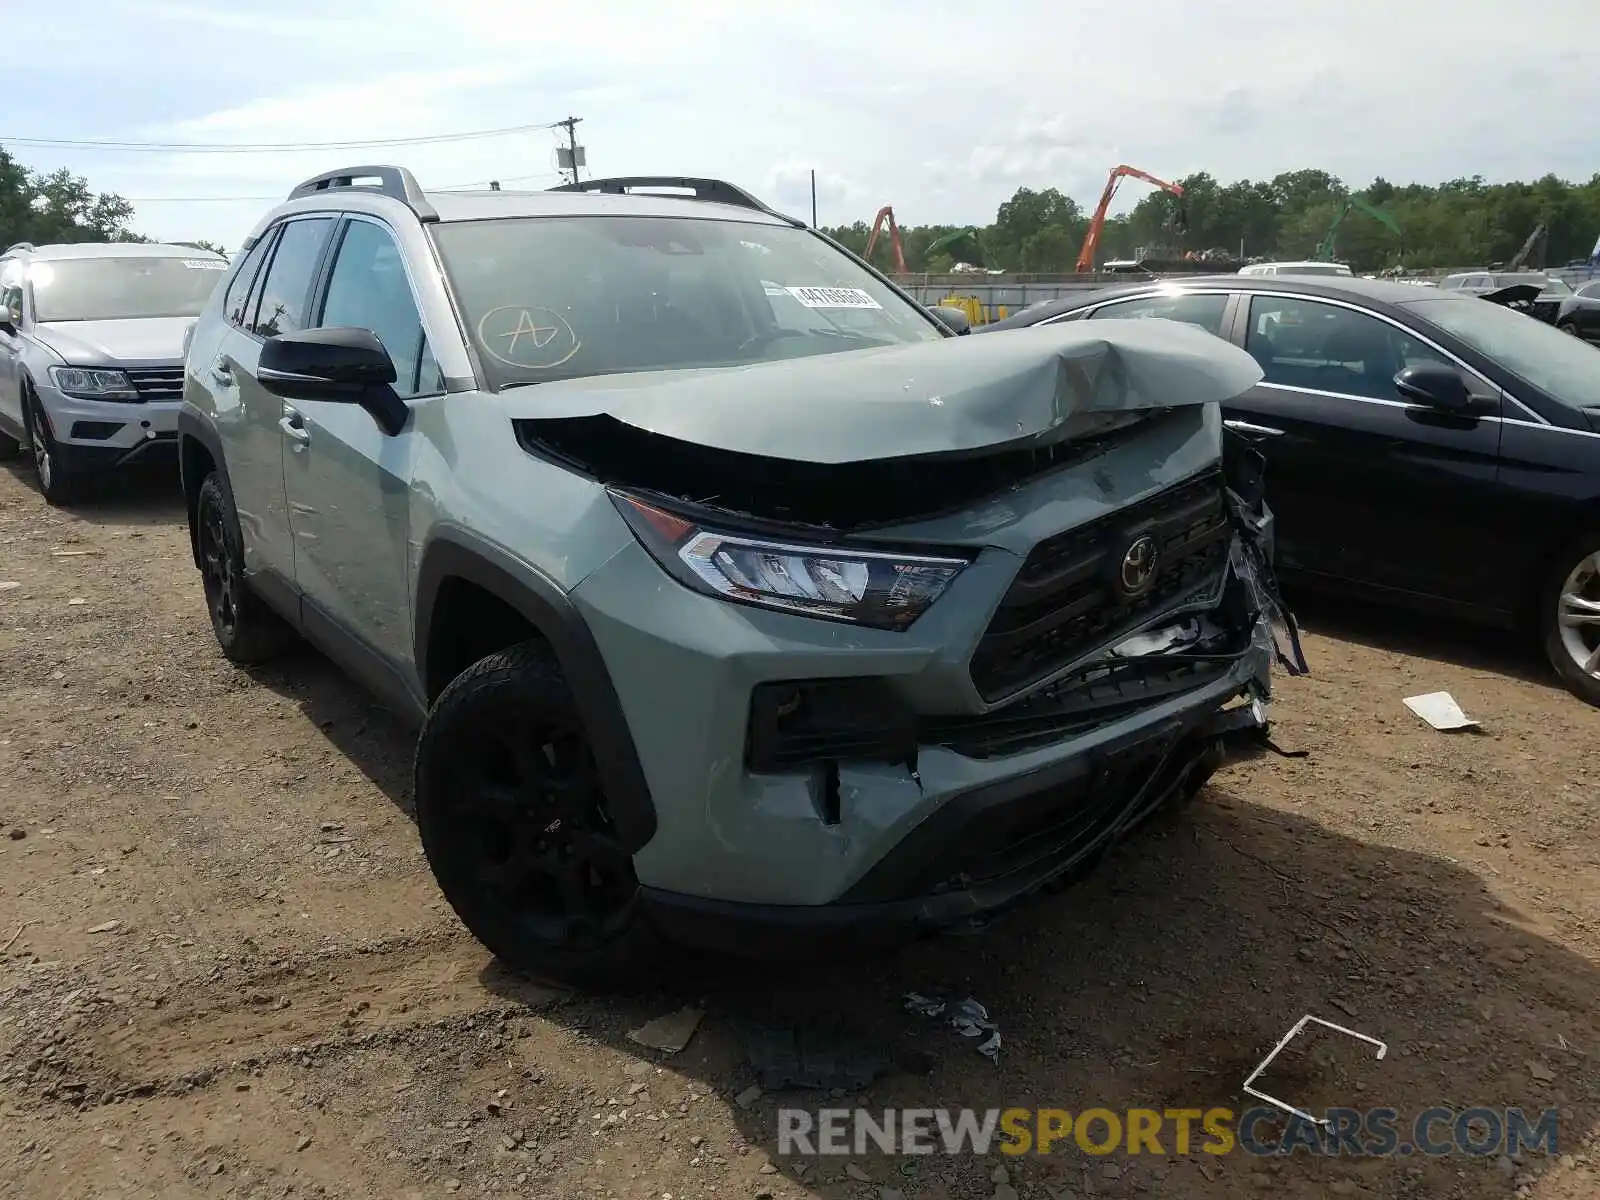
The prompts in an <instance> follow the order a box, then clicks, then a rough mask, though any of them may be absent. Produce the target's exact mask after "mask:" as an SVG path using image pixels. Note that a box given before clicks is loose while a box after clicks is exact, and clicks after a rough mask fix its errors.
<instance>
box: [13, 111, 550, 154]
mask: <svg viewBox="0 0 1600 1200" xmlns="http://www.w3.org/2000/svg"><path fill="white" fill-rule="evenodd" d="M568 120H571V118H570V117H569V118H568ZM565 124H566V121H543V122H540V123H539V124H536V125H507V126H505V127H503V128H500V129H470V130H466V131H464V132H462V133H436V134H429V135H426V136H423V137H394V138H374V139H372V140H370V141H361V142H125V141H114V140H102V139H98V138H30V137H10V136H7V135H5V134H0V145H8V144H9V145H13V146H36V147H40V148H48V149H80V150H128V151H136V152H141V153H152V154H175V153H181V154H271V153H278V154H281V153H285V152H299V151H311V150H367V149H378V148H380V147H384V146H435V145H439V144H441V143H444V142H468V141H478V140H481V139H483V138H494V137H506V136H508V135H510V134H514V133H533V132H537V131H538V130H541V129H555V128H558V127H559V126H562V125H565Z"/></svg>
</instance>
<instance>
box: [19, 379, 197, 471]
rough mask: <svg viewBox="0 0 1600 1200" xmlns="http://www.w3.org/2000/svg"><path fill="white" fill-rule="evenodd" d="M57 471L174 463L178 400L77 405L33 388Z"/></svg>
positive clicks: (46, 389)
mask: <svg viewBox="0 0 1600 1200" xmlns="http://www.w3.org/2000/svg"><path fill="white" fill-rule="evenodd" d="M38 399H39V403H40V406H41V407H42V408H43V409H44V412H45V416H46V417H47V418H48V419H49V422H50V432H51V435H52V437H53V438H54V439H55V443H56V457H57V460H58V461H59V463H60V465H61V467H62V468H63V469H65V470H68V471H72V472H75V473H90V472H97V471H107V470H115V469H118V468H121V467H131V466H135V465H139V466H144V465H157V464H159V465H162V466H165V465H168V464H172V463H176V462H177V461H178V410H179V409H180V408H182V407H183V401H182V399H181V397H180V398H178V399H174V400H151V401H145V402H143V403H125V402H111V401H104V400H80V399H78V398H76V397H73V396H67V395H64V394H63V393H61V392H60V391H57V390H56V389H55V388H52V387H42V386H41V387H40V388H39V389H38Z"/></svg>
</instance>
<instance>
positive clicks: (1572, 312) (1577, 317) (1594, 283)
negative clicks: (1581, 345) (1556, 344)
mask: <svg viewBox="0 0 1600 1200" xmlns="http://www.w3.org/2000/svg"><path fill="white" fill-rule="evenodd" d="M1556 328H1557V329H1559V330H1561V331H1562V332H1563V333H1570V334H1572V335H1573V336H1574V337H1580V338H1582V339H1584V341H1587V342H1595V343H1600V279H1591V280H1590V281H1589V282H1587V283H1584V284H1580V285H1579V286H1578V288H1577V289H1576V290H1575V291H1573V293H1572V295H1570V296H1568V297H1567V298H1566V299H1565V300H1563V301H1562V302H1561V307H1560V308H1558V309H1557V310H1556Z"/></svg>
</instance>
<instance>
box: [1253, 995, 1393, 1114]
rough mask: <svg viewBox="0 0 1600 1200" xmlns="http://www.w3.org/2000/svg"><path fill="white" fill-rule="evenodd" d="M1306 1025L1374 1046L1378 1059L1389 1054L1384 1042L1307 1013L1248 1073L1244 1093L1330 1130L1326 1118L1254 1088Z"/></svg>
mask: <svg viewBox="0 0 1600 1200" xmlns="http://www.w3.org/2000/svg"><path fill="white" fill-rule="evenodd" d="M1307 1025H1321V1026H1322V1027H1323V1028H1324V1029H1331V1030H1333V1031H1334V1032H1335V1033H1342V1034H1344V1035H1345V1036H1346V1037H1353V1038H1355V1039H1356V1040H1357V1041H1362V1042H1366V1043H1367V1044H1368V1045H1371V1046H1376V1047H1377V1048H1378V1057H1379V1058H1380V1059H1381V1058H1383V1057H1384V1056H1385V1055H1386V1054H1388V1053H1389V1047H1388V1045H1387V1044H1386V1043H1384V1042H1380V1041H1379V1040H1378V1039H1377V1038H1375V1037H1369V1036H1368V1035H1367V1034H1364V1033H1357V1032H1356V1031H1355V1030H1354V1029H1346V1028H1345V1027H1344V1026H1343V1025H1335V1024H1334V1023H1333V1022H1332V1021H1324V1020H1323V1019H1322V1018H1321V1017H1314V1016H1312V1015H1311V1014H1310V1013H1307V1014H1306V1015H1305V1016H1303V1017H1301V1018H1300V1019H1299V1020H1298V1021H1296V1022H1295V1023H1294V1026H1293V1028H1291V1029H1290V1030H1289V1032H1288V1033H1286V1034H1284V1035H1283V1036H1282V1037H1281V1038H1279V1039H1278V1044H1277V1045H1276V1046H1274V1047H1273V1048H1272V1050H1271V1052H1270V1053H1268V1055H1267V1056H1266V1057H1265V1058H1263V1059H1262V1060H1261V1062H1260V1063H1259V1064H1257V1066H1256V1069H1255V1070H1254V1071H1251V1072H1250V1077H1249V1078H1248V1079H1246V1080H1245V1081H1244V1093H1245V1095H1247V1096H1254V1097H1255V1098H1256V1099H1257V1100H1264V1101H1265V1102H1266V1103H1268V1104H1270V1105H1272V1106H1273V1107H1274V1108H1277V1109H1281V1110H1283V1111H1284V1112H1286V1113H1289V1114H1291V1115H1292V1116H1296V1117H1299V1118H1300V1119H1301V1120H1303V1121H1309V1122H1311V1123H1312V1124H1313V1125H1320V1126H1322V1127H1323V1128H1324V1129H1332V1128H1333V1122H1332V1121H1330V1120H1328V1119H1327V1118H1326V1117H1316V1116H1312V1115H1311V1114H1310V1113H1308V1112H1304V1111H1302V1110H1301V1109H1298V1108H1296V1107H1295V1106H1294V1105H1292V1104H1287V1103H1285V1102H1284V1101H1282V1100H1279V1099H1278V1098H1277V1097H1276V1096H1269V1095H1267V1093H1265V1092H1263V1091H1261V1090H1260V1089H1259V1088H1257V1087H1256V1086H1255V1082H1256V1080H1257V1079H1259V1078H1261V1076H1262V1075H1263V1074H1265V1073H1266V1070H1267V1068H1268V1067H1270V1066H1271V1065H1272V1060H1273V1059H1275V1058H1277V1057H1278V1055H1279V1054H1280V1053H1282V1051H1283V1048H1284V1047H1285V1046H1287V1045H1288V1044H1289V1043H1290V1042H1292V1041H1294V1039H1295V1038H1297V1037H1298V1036H1299V1035H1300V1032H1301V1031H1302V1030H1303V1029H1305V1027H1306V1026H1307Z"/></svg>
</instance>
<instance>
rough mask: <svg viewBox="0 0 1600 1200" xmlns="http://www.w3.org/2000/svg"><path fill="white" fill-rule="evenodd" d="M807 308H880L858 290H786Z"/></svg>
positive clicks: (824, 288) (803, 288)
mask: <svg viewBox="0 0 1600 1200" xmlns="http://www.w3.org/2000/svg"><path fill="white" fill-rule="evenodd" d="M787 290H788V292H789V295H791V296H793V297H794V298H795V299H796V300H798V301H799V302H800V303H801V304H803V305H805V306H806V307H807V308H882V307H883V305H881V304H879V303H878V302H877V301H876V300H874V299H873V298H872V297H871V296H869V295H867V293H866V292H863V291H862V290H861V289H860V288H840V287H792V288H789V289H787Z"/></svg>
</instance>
